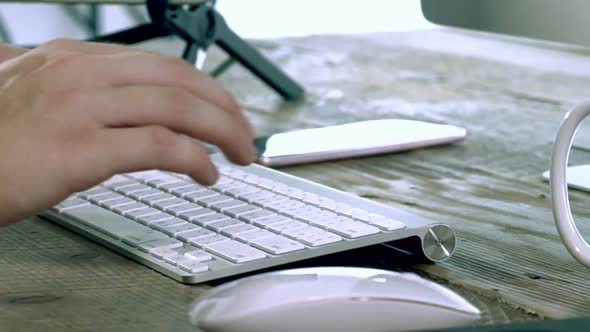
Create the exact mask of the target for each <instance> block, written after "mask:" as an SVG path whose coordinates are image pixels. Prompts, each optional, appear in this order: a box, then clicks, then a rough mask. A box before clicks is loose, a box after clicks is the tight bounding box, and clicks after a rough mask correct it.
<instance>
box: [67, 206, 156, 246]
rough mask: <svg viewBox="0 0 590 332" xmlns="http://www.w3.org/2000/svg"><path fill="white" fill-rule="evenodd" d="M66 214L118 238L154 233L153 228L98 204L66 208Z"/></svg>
mask: <svg viewBox="0 0 590 332" xmlns="http://www.w3.org/2000/svg"><path fill="white" fill-rule="evenodd" d="M64 214H65V215H66V216H69V217H72V218H74V219H76V220H77V221H79V222H80V223H82V224H84V225H86V226H88V227H91V228H93V229H95V230H97V231H99V232H102V233H104V234H107V235H109V236H111V237H113V238H115V239H117V240H119V239H121V238H123V237H126V236H131V235H140V234H143V233H152V232H153V231H152V229H151V228H149V227H147V226H144V225H141V224H139V223H137V222H135V221H133V220H131V219H129V218H126V217H123V216H120V215H118V214H116V213H114V212H111V211H109V210H107V209H104V208H102V207H100V206H97V205H85V206H80V207H76V208H72V209H69V210H66V211H65V212H64Z"/></svg>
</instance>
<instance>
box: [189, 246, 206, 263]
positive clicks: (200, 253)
mask: <svg viewBox="0 0 590 332" xmlns="http://www.w3.org/2000/svg"><path fill="white" fill-rule="evenodd" d="M191 248H194V249H191V250H189V251H186V252H185V253H184V256H185V257H187V258H190V259H193V260H196V261H198V262H205V261H208V260H210V259H213V256H211V254H210V253H208V252H206V251H205V250H201V249H197V248H195V247H191Z"/></svg>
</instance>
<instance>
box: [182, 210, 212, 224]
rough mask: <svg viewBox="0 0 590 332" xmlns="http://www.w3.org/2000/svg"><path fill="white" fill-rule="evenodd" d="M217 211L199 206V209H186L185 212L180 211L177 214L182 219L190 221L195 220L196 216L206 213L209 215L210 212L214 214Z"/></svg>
mask: <svg viewBox="0 0 590 332" xmlns="http://www.w3.org/2000/svg"><path fill="white" fill-rule="evenodd" d="M215 213H217V212H215V211H213V210H211V209H207V208H200V209H195V210H191V211H187V212H181V213H180V214H179V215H178V216H179V217H180V218H182V219H185V220H188V221H190V222H195V220H197V218H200V217H203V216H206V215H210V214H215Z"/></svg>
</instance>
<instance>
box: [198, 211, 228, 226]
mask: <svg viewBox="0 0 590 332" xmlns="http://www.w3.org/2000/svg"><path fill="white" fill-rule="evenodd" d="M229 219H230V217H229V216H226V215H225V214H223V213H215V214H209V215H205V216H200V217H196V218H195V219H194V220H193V222H194V223H197V224H199V225H201V226H207V225H208V224H210V223H213V222H216V221H222V220H229Z"/></svg>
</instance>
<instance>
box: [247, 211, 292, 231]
mask: <svg viewBox="0 0 590 332" xmlns="http://www.w3.org/2000/svg"><path fill="white" fill-rule="evenodd" d="M291 221H293V219H292V218H289V217H285V216H281V215H278V214H277V215H274V216H272V217H269V218H260V219H256V220H254V221H253V222H252V223H253V224H254V225H256V226H258V227H262V228H269V227H271V226H273V225H278V224H283V223H286V222H291Z"/></svg>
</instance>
